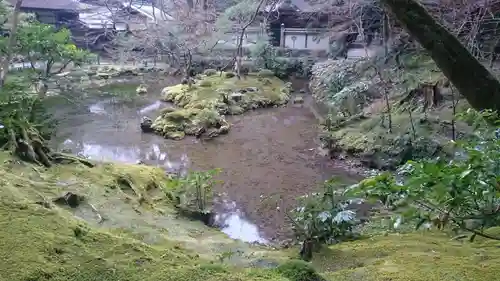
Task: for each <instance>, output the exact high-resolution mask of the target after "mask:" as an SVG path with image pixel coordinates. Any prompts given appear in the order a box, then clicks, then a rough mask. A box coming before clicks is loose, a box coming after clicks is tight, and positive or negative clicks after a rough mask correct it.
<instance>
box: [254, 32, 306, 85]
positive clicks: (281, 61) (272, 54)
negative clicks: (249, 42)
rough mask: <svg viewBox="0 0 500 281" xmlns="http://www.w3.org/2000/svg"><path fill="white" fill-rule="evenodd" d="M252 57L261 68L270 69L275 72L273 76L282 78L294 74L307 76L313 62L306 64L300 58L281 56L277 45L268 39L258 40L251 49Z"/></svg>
mask: <svg viewBox="0 0 500 281" xmlns="http://www.w3.org/2000/svg"><path fill="white" fill-rule="evenodd" d="M250 57H252V58H253V59H254V60H255V64H256V65H257V66H258V67H259V68H263V69H268V70H270V71H272V72H273V76H276V77H278V78H281V79H285V78H288V76H290V75H292V74H298V75H299V76H303V77H307V75H309V74H310V71H311V67H312V64H304V63H303V62H302V61H300V60H298V59H290V58H286V57H280V56H279V53H278V50H277V49H276V47H274V46H271V45H270V44H269V43H268V42H267V41H266V42H257V44H255V46H254V47H253V48H251V50H250ZM304 65H307V66H305V67H304Z"/></svg>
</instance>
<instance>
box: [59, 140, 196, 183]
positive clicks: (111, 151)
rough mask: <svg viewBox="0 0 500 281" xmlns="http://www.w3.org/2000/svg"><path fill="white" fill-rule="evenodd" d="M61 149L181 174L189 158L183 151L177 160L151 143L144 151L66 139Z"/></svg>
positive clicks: (131, 147) (185, 169) (99, 159)
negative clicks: (160, 168) (141, 164)
mask: <svg viewBox="0 0 500 281" xmlns="http://www.w3.org/2000/svg"><path fill="white" fill-rule="evenodd" d="M63 149H68V150H71V151H72V152H73V153H76V154H78V155H81V156H84V157H87V158H89V159H92V160H96V161H115V162H121V163H128V164H137V163H144V164H147V165H153V166H158V167H162V168H163V169H165V171H167V172H169V173H176V174H179V175H181V176H184V175H186V173H187V171H188V169H189V166H190V160H189V157H188V156H187V154H186V153H183V154H182V155H181V157H180V159H178V160H172V159H171V158H172V157H169V155H168V154H167V153H166V152H162V151H161V149H160V147H159V146H158V145H157V144H153V145H151V148H150V150H147V151H144V150H141V148H139V146H128V147H125V146H114V145H105V144H91V143H85V142H80V143H78V142H74V141H72V140H70V139H67V140H66V141H64V143H63Z"/></svg>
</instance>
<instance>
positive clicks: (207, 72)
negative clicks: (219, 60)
mask: <svg viewBox="0 0 500 281" xmlns="http://www.w3.org/2000/svg"><path fill="white" fill-rule="evenodd" d="M203 74H205V75H206V76H213V75H216V74H217V70H215V69H211V68H209V69H205V71H203Z"/></svg>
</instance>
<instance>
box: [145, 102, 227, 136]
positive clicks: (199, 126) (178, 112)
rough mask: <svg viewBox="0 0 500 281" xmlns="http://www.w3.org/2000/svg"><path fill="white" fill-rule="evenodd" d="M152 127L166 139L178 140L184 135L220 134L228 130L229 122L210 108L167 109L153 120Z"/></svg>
mask: <svg viewBox="0 0 500 281" xmlns="http://www.w3.org/2000/svg"><path fill="white" fill-rule="evenodd" d="M152 128H153V129H154V130H155V131H156V132H157V133H158V134H161V135H163V136H164V137H165V138H167V139H173V140H180V139H183V138H184V136H185V135H200V134H203V133H205V130H207V129H208V130H209V131H208V135H220V134H225V133H227V132H228V131H229V123H228V122H227V121H226V120H225V119H224V117H223V116H221V115H220V114H219V113H218V112H217V111H215V110H211V109H197V108H185V109H167V110H164V111H163V112H162V113H161V114H160V116H158V118H156V120H155V121H154V122H153V125H152Z"/></svg>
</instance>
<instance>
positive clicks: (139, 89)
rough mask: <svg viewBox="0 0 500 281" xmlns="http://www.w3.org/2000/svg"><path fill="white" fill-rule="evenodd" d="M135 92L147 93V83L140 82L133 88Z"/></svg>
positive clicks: (139, 93)
mask: <svg viewBox="0 0 500 281" xmlns="http://www.w3.org/2000/svg"><path fill="white" fill-rule="evenodd" d="M135 92H136V93H137V94H138V95H144V94H147V93H148V85H146V84H141V85H139V87H137V89H135Z"/></svg>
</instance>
